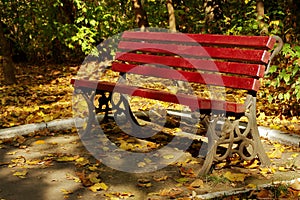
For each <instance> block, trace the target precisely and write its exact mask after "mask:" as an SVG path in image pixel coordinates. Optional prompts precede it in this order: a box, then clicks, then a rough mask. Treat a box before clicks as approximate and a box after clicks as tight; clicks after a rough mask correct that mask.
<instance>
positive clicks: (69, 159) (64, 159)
mask: <svg viewBox="0 0 300 200" xmlns="http://www.w3.org/2000/svg"><path fill="white" fill-rule="evenodd" d="M76 159H77V156H62V157H59V158H57V159H56V161H57V162H72V161H74V160H76Z"/></svg>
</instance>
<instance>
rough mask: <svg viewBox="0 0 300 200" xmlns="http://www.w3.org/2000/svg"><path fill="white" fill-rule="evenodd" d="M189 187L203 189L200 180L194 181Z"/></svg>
mask: <svg viewBox="0 0 300 200" xmlns="http://www.w3.org/2000/svg"><path fill="white" fill-rule="evenodd" d="M190 187H193V188H203V187H204V182H203V180H201V179H196V180H194V181H193V182H192V183H191V184H190Z"/></svg>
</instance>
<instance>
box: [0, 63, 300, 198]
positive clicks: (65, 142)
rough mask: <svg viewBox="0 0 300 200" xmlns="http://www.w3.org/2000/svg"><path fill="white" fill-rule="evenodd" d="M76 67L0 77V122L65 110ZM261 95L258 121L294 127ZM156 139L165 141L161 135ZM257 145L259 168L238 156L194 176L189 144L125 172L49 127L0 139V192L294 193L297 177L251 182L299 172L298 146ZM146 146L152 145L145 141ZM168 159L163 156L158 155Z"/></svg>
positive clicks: (68, 112) (30, 69)
mask: <svg viewBox="0 0 300 200" xmlns="http://www.w3.org/2000/svg"><path fill="white" fill-rule="evenodd" d="M77 71H78V66H76V65H74V66H65V65H55V66H54V65H45V66H28V65H24V66H18V70H17V77H18V81H19V83H18V84H17V85H13V86H5V85H3V84H2V83H3V82H2V80H0V84H1V85H0V91H1V92H0V99H1V101H0V104H1V106H0V128H6V127H12V126H17V125H22V124H28V123H35V122H43V121H51V120H53V119H61V118H69V117H72V92H73V88H72V87H71V86H70V79H71V78H72V77H74V76H75V75H76V73H77ZM262 102H265V101H261V102H260V103H259V107H258V121H259V123H260V124H261V125H265V126H270V127H272V128H277V129H279V128H280V129H284V130H289V131H291V132H295V133H298V132H299V129H300V128H299V127H298V124H299V121H298V118H296V117H294V118H287V119H285V118H284V117H283V116H267V115H266V114H265V113H270V112H267V109H268V106H271V105H267V104H266V103H262ZM121 138H122V140H120V141H121V142H119V143H117V144H118V145H119V147H120V148H123V149H124V150H132V149H133V148H139V150H143V149H142V148H140V147H141V146H139V145H136V144H133V143H132V140H130V138H126V137H122V135H121ZM156 139H157V138H156ZM160 140H161V141H160ZM160 140H159V141H160V142H167V141H165V140H166V139H165V137H161V138H160ZM264 145H265V146H266V147H267V152H268V155H269V157H270V158H271V159H272V160H273V161H274V162H273V163H274V164H273V166H272V167H271V168H262V167H260V165H259V163H258V161H257V160H254V161H253V162H252V163H241V162H239V161H238V160H234V159H233V160H231V161H230V163H231V164H230V165H228V163H219V164H218V165H217V166H216V167H215V170H214V171H213V173H212V174H211V175H209V176H207V177H205V178H199V177H196V176H195V174H196V171H197V170H198V169H199V159H195V158H194V157H192V156H191V155H192V154H193V152H194V151H193V150H195V149H196V148H197V144H195V145H193V146H192V147H191V149H189V152H190V153H188V152H187V153H186V154H185V155H186V156H185V157H183V158H182V160H180V161H178V162H176V163H174V164H172V165H170V166H168V167H166V168H164V169H162V170H159V171H157V172H155V173H150V174H148V173H147V174H129V173H124V172H119V171H116V170H113V169H110V168H108V167H106V166H104V165H103V164H102V163H101V162H99V161H97V160H95V158H93V157H92V156H91V155H90V153H89V152H87V151H86V150H85V149H84V147H83V146H82V143H81V142H80V140H79V138H78V135H77V132H76V131H75V130H72V131H71V130H69V131H66V132H57V133H54V132H49V131H47V130H45V131H44V132H38V133H34V134H31V135H29V136H25V137H22V136H20V137H16V138H12V139H8V140H0V169H1V170H0V176H1V180H3V181H1V183H0V198H4V199H20V198H21V197H20V196H18V195H19V194H22V197H23V196H24V195H23V194H25V193H26V194H27V195H28V196H27V197H28V199H34V198H39V199H47V198H48V199H62V198H65V199H68V198H69V199H80V198H81V199H86V198H88V199H99V198H100V199H145V198H148V199H153V200H154V199H170V198H176V199H188V197H193V196H195V195H196V194H197V195H199V194H207V193H212V192H217V191H223V190H231V189H235V188H240V187H242V188H244V189H246V188H248V189H249V188H250V189H251V188H252V189H253V190H251V192H249V193H246V194H243V195H240V196H238V198H257V199H274V198H290V197H292V198H299V191H300V189H299V184H300V183H299V182H295V183H293V184H279V185H276V184H274V185H271V186H270V187H269V188H266V189H260V190H256V189H254V188H256V187H257V185H258V184H261V183H265V181H267V182H272V181H273V180H279V179H280V180H282V178H297V177H299V170H300V169H299V166H300V164H299V156H300V155H299V148H293V147H289V146H283V145H280V144H276V143H271V142H269V141H264ZM148 147H153V148H155V147H157V146H155V144H154V143H153V144H152V143H151V145H150V143H149V145H148ZM134 150H135V149H134ZM195 151H196V150H195ZM169 158H171V155H170V157H169V156H166V157H164V159H169ZM145 165H147V161H145V162H143V163H139V166H138V167H141V168H143V167H144V166H145ZM291 176H292V177H291ZM278 177H279V179H278ZM124 180H126V181H124ZM253 180H255V181H256V182H253ZM295 180H296V179H295ZM16 184H17V185H18V188H17V190H16V188H15V185H16ZM32 191H34V192H32ZM18 197H20V198H18ZM232 198H234V197H232V196H231V197H228V199H232ZM22 199H24V198H22ZM195 199H196V198H195ZM220 199H224V197H221V198H220Z"/></svg>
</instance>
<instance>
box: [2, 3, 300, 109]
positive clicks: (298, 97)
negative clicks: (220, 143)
mask: <svg viewBox="0 0 300 200" xmlns="http://www.w3.org/2000/svg"><path fill="white" fill-rule="evenodd" d="M141 2H142V4H143V7H144V9H145V11H146V13H147V15H148V20H149V24H150V26H151V27H157V28H168V17H169V16H168V12H167V8H166V1H164V0H142V1H141ZM173 6H174V9H175V16H176V24H177V30H178V31H180V32H185V33H186V32H188V33H218V34H232V35H279V36H280V37H281V38H283V40H284V41H285V42H286V44H285V45H284V48H283V50H282V52H281V54H280V55H279V56H277V58H276V59H275V60H274V61H273V62H272V64H273V65H272V66H271V69H270V73H269V75H268V80H267V81H266V89H265V90H264V91H262V92H261V93H260V95H261V97H265V98H267V99H268V101H269V102H271V103H283V104H284V105H286V106H285V108H282V109H285V110H292V109H294V110H295V107H294V106H295V105H298V104H299V101H300V86H299V85H300V76H299V75H298V74H299V65H300V61H299V59H300V53H299V52H300V45H299V39H300V12H299V9H300V1H295V0H279V1H264V13H265V14H264V16H263V17H260V18H259V17H258V16H257V10H256V1H254V0H243V1H233V0H231V1H225V0H216V1H209V0H205V1H203V0H195V1H183V0H173ZM0 19H1V21H2V22H3V23H4V24H5V26H6V27H5V33H6V36H7V37H8V38H9V39H10V40H11V42H12V44H13V46H14V52H15V54H17V55H18V53H19V52H24V53H25V54H26V56H27V58H28V59H29V60H30V61H42V62H44V61H56V62H65V61H70V60H71V61H74V60H75V61H78V62H80V61H82V60H83V58H84V57H85V55H87V54H89V53H90V52H92V51H94V50H95V47H96V45H98V44H99V43H100V42H101V41H103V40H105V39H107V38H109V37H111V36H113V35H116V34H118V33H121V32H123V31H124V30H128V29H133V28H136V24H135V21H134V13H133V10H132V1H130V0H121V1H114V0H111V1H105V0H99V1H93V0H86V1H84V0H47V1H46V0H35V1H29V0H24V1H17V0H10V1H8V0H1V1H0ZM296 113H300V112H296ZM290 114H292V113H290ZM292 115H293V114H292Z"/></svg>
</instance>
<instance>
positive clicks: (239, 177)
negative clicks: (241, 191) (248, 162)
mask: <svg viewBox="0 0 300 200" xmlns="http://www.w3.org/2000/svg"><path fill="white" fill-rule="evenodd" d="M224 177H225V178H227V179H228V180H230V181H232V182H243V181H244V180H245V178H246V177H247V175H246V174H241V173H231V172H226V173H225V174H224Z"/></svg>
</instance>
